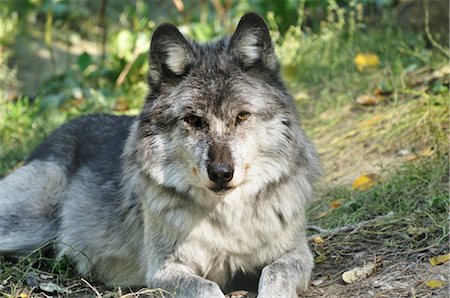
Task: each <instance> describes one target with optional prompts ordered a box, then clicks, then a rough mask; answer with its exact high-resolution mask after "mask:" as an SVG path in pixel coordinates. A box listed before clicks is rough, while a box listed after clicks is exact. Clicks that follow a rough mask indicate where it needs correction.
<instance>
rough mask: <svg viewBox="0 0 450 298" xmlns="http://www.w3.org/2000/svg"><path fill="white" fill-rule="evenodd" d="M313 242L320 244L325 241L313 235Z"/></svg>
mask: <svg viewBox="0 0 450 298" xmlns="http://www.w3.org/2000/svg"><path fill="white" fill-rule="evenodd" d="M313 242H314V243H315V244H322V243H324V242H325V240H323V238H322V237H320V236H317V237H315V238H314V239H313Z"/></svg>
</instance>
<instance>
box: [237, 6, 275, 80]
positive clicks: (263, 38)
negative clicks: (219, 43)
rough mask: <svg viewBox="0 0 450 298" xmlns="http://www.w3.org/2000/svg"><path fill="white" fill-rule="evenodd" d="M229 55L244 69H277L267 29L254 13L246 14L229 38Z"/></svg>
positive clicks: (260, 18) (261, 19) (259, 17)
mask: <svg viewBox="0 0 450 298" xmlns="http://www.w3.org/2000/svg"><path fill="white" fill-rule="evenodd" d="M229 51H230V53H231V54H232V55H233V56H234V57H235V58H236V59H237V61H238V62H239V63H240V64H241V65H242V66H243V67H244V68H246V69H248V68H251V67H254V66H264V67H266V68H268V69H269V70H273V71H277V70H278V68H279V65H278V61H277V58H276V57H275V52H274V47H273V44H272V41H271V39H270V34H269V29H268V28H267V25H266V23H265V22H264V20H263V18H262V17H261V16H259V15H258V14H256V13H253V12H249V13H246V14H245V15H244V16H243V17H242V18H241V20H240V21H239V24H238V26H237V28H236V31H235V32H234V34H233V36H232V37H231V41H230V46H229Z"/></svg>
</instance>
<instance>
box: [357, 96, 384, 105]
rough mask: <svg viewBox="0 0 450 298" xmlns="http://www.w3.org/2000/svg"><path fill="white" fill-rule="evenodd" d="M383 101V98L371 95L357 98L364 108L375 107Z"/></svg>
mask: <svg viewBox="0 0 450 298" xmlns="http://www.w3.org/2000/svg"><path fill="white" fill-rule="evenodd" d="M381 101H382V100H381V97H379V96H375V95H369V94H364V95H360V96H358V97H357V98H356V102H357V103H359V104H360V105H363V106H374V105H377V104H378V103H380V102H381Z"/></svg>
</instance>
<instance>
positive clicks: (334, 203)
mask: <svg viewBox="0 0 450 298" xmlns="http://www.w3.org/2000/svg"><path fill="white" fill-rule="evenodd" d="M342 204H343V201H342V200H333V201H331V202H330V206H331V209H337V208H339V207H341V206H342Z"/></svg>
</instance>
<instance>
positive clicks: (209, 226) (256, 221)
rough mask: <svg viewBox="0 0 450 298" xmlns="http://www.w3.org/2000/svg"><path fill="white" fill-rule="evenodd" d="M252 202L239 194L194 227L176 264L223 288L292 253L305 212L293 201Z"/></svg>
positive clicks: (178, 252)
mask: <svg viewBox="0 0 450 298" xmlns="http://www.w3.org/2000/svg"><path fill="white" fill-rule="evenodd" d="M254 199H255V198H251V199H247V200H246V199H243V198H242V197H241V196H240V193H239V191H236V192H232V193H231V194H230V195H228V196H225V197H224V198H223V200H222V201H221V202H219V203H218V204H217V205H216V206H215V208H214V210H213V211H211V212H210V214H208V215H207V216H206V217H204V218H203V219H202V220H201V221H200V222H198V223H197V224H196V225H195V226H193V227H192V231H191V232H190V234H189V236H188V237H187V238H186V240H185V241H184V242H183V243H182V244H181V245H180V246H179V247H178V248H177V250H176V255H177V258H179V259H180V260H181V261H182V262H185V263H187V264H189V265H190V266H191V267H193V268H197V270H198V271H199V272H197V274H199V275H202V276H204V277H206V278H208V279H210V280H213V281H215V282H217V283H219V284H222V283H225V282H226V281H227V279H228V278H229V277H230V276H231V275H233V274H234V273H235V272H237V271H242V272H254V271H255V270H258V269H260V267H262V266H263V265H265V264H268V263H271V262H273V261H274V260H275V259H277V258H278V257H280V256H281V255H283V254H284V253H285V252H286V251H287V250H289V249H291V248H293V246H294V245H295V238H296V236H297V234H298V232H299V229H300V228H301V227H302V223H301V222H299V221H298V218H302V216H300V217H299V216H298V215H299V214H298V213H299V212H303V210H301V209H302V206H301V205H297V206H295V202H294V201H292V197H291V196H289V195H288V196H287V197H284V198H281V197H278V196H273V197H272V198H270V199H268V198H265V199H264V200H263V201H259V202H255V201H254ZM251 200H253V201H251Z"/></svg>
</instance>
